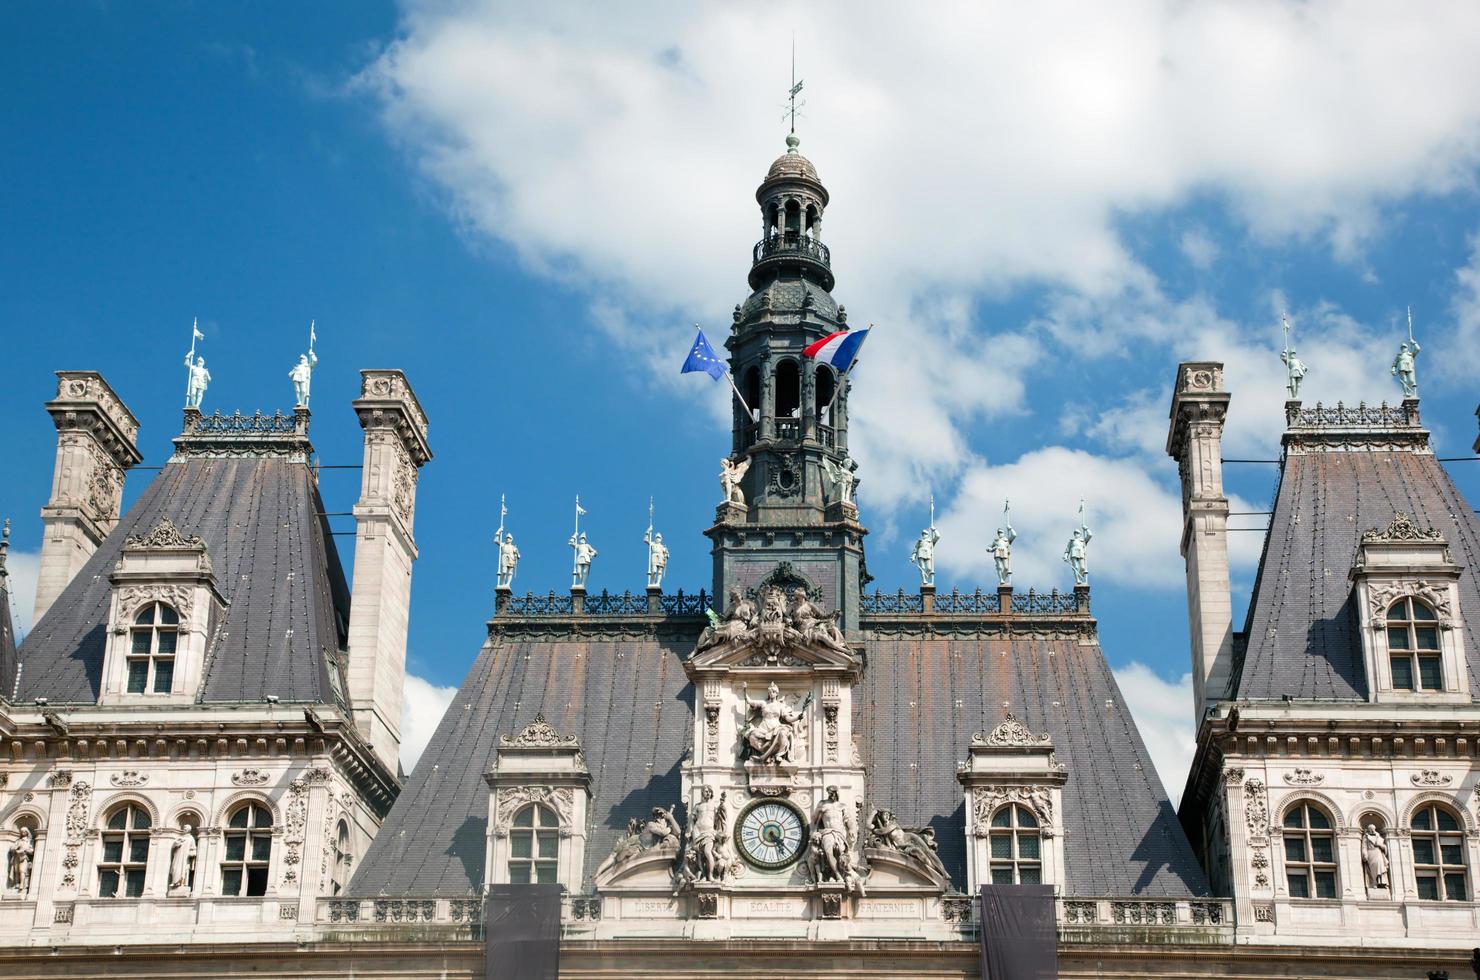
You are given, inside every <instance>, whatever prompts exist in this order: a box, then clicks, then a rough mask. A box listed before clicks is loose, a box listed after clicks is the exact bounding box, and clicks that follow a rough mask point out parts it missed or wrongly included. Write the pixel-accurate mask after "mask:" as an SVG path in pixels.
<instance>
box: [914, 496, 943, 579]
mask: <svg viewBox="0 0 1480 980" xmlns="http://www.w3.org/2000/svg"><path fill="white" fill-rule="evenodd" d="M932 499H933V498H932ZM939 543H940V531H938V530H936V527H935V521H934V519H932V520H931V522H930V526H929V527H927V528H925V530H923V531H921V532H920V537H919V538H918V539H917V540H916V541H915V547H914V549H913V550H911V551H910V564H911V565H914V566H915V567H916V568H918V569H919V570H920V584H921V585H928V586H934V585H935V546H936V545H937V544H939Z"/></svg>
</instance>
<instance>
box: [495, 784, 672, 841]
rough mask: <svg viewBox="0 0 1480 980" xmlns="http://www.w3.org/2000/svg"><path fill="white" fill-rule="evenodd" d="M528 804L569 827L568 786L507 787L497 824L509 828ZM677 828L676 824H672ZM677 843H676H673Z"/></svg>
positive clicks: (501, 795) (500, 798)
mask: <svg viewBox="0 0 1480 980" xmlns="http://www.w3.org/2000/svg"><path fill="white" fill-rule="evenodd" d="M529 803H541V804H544V805H545V806H548V807H550V808H551V809H553V810H554V811H555V812H556V813H557V814H558V815H559V816H560V823H561V825H562V826H566V827H568V826H570V822H571V813H572V812H573V800H572V797H571V790H570V787H568V786H509V787H505V788H503V789H500V790H499V791H498V804H497V813H498V823H499V824H500V826H503V827H507V826H509V821H510V820H512V819H513V816H514V811H515V810H518V809H519V808H520V807H522V806H525V805H526V804H529ZM674 827H675V828H676V827H677V824H676V823H675V824H674ZM675 843H677V841H675Z"/></svg>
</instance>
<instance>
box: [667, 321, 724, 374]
mask: <svg viewBox="0 0 1480 980" xmlns="http://www.w3.org/2000/svg"><path fill="white" fill-rule="evenodd" d="M725 370H726V368H725V362H724V361H722V360H720V358H719V355H718V354H716V353H715V352H714V348H713V347H710V346H709V340H708V339H707V338H706V337H705V336H704V331H703V330H702V329H701V330H700V331H699V334H698V336H696V337H695V338H694V349H693V350H691V351H689V358H688V360H686V361H684V362H683V367H681V368H679V371H678V373H679V374H688V373H689V372H690V371H703V372H704V373H705V374H707V375H709V376H710V377H711V378H713V379H714V380H716V381H718V380H719V379H720V378H722V377H724V375H725Z"/></svg>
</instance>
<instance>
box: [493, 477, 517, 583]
mask: <svg viewBox="0 0 1480 980" xmlns="http://www.w3.org/2000/svg"><path fill="white" fill-rule="evenodd" d="M508 516H509V508H508V507H507V506H506V505H505V504H504V498H503V495H502V494H500V495H499V498H498V530H497V531H494V532H493V543H494V544H495V545H497V546H498V578H497V582H498V588H500V589H503V590H505V591H507V590H508V589H510V588H511V587H513V585H514V572H515V571H516V570H518V568H519V549H518V548H516V547H514V535H513V534H512V533H510V532H508V531H505V530H504V518H506V517H508Z"/></svg>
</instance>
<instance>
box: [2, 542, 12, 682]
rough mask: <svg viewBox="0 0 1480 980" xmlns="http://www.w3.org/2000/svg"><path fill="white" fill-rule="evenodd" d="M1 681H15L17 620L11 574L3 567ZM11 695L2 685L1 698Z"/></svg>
mask: <svg viewBox="0 0 1480 980" xmlns="http://www.w3.org/2000/svg"><path fill="white" fill-rule="evenodd" d="M0 561H3V556H0ZM0 683H4V684H6V685H13V684H14V683H15V620H14V619H13V618H12V617H11V615H10V576H8V575H6V574H5V570H4V568H3V567H0ZM9 696H10V690H9V688H8V687H0V698H6V697H9Z"/></svg>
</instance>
